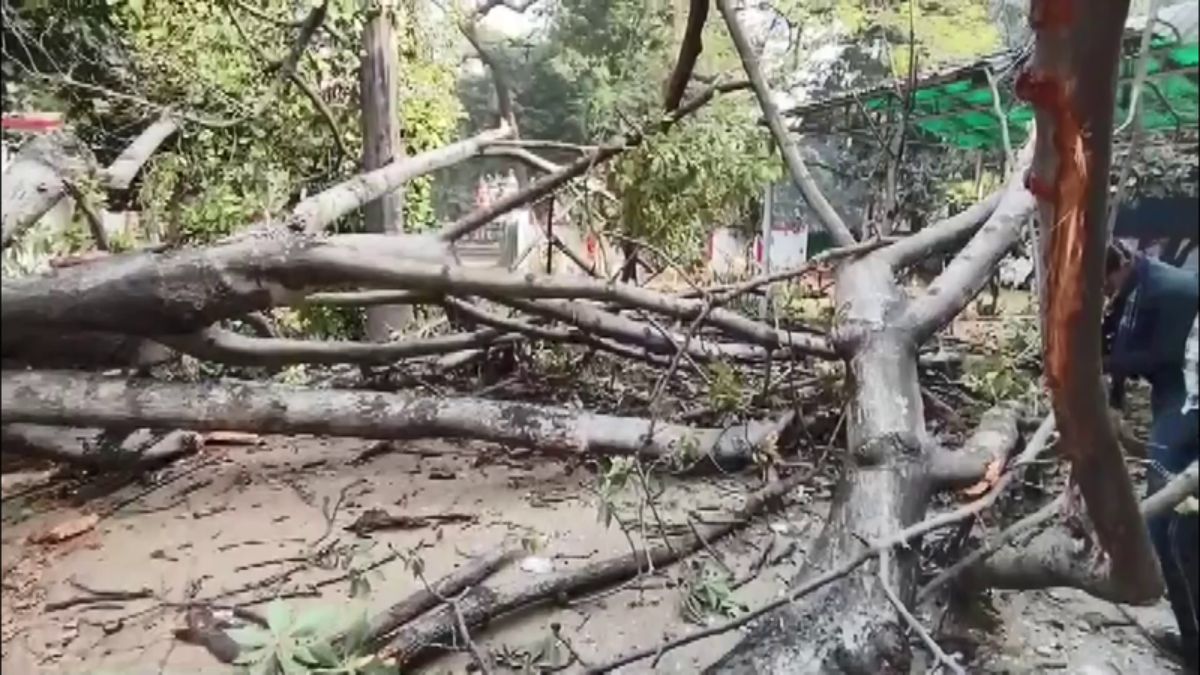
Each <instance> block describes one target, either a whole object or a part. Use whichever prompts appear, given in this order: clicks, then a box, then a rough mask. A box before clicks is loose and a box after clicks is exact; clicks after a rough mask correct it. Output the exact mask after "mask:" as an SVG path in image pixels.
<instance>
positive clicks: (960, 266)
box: [900, 139, 1036, 342]
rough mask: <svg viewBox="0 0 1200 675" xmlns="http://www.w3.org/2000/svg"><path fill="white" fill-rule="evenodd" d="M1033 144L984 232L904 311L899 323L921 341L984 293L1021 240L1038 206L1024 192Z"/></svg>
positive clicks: (1019, 162)
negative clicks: (1001, 261) (1012, 249)
mask: <svg viewBox="0 0 1200 675" xmlns="http://www.w3.org/2000/svg"><path fill="white" fill-rule="evenodd" d="M1033 145H1034V143H1033V139H1030V141H1029V142H1028V143H1026V145H1025V147H1024V148H1023V149H1022V150H1021V153H1020V156H1019V158H1018V160H1017V165H1018V167H1017V169H1016V170H1015V171H1014V172H1013V173H1012V174H1011V175H1010V177H1009V179H1008V184H1007V185H1006V186H1005V188H1004V193H1003V195H1002V196H1001V197H1000V202H999V203H998V204H997V205H996V210H995V211H993V212H992V214H991V215H990V216H988V219H987V221H986V222H985V223H984V225H983V227H981V228H979V231H978V232H977V233H976V234H975V236H973V237H972V238H971V241H969V242H968V243H967V245H966V246H965V247H964V248H963V250H962V251H960V252H959V254H958V255H956V256H955V257H954V260H952V261H951V262H950V264H949V265H948V266H947V267H946V269H945V270H944V271H943V272H942V273H941V274H939V275H938V276H937V278H936V279H934V280H933V282H932V283H930V284H929V287H928V288H927V289H926V290H925V291H924V293H922V294H921V295H920V296H919V297H918V298H916V299H915V300H913V302H912V303H911V304H910V305H909V306H908V307H907V308H905V311H904V316H903V317H902V318H901V319H900V323H901V325H904V326H906V327H908V328H910V329H911V330H912V331H913V332H914V334H915V336H916V339H917V341H918V342H924V341H925V340H926V339H928V338H929V337H930V336H932V335H933V334H934V333H936V332H937V331H938V330H940V329H941V328H942V326H944V325H945V324H946V323H948V322H949V321H950V320H951V319H953V318H954V317H955V316H957V315H958V313H959V312H961V311H962V310H963V308H964V307H966V306H967V304H968V303H969V302H970V301H971V300H972V299H973V298H974V297H975V296H976V295H977V294H978V293H979V291H981V290H983V287H984V286H985V285H986V284H987V280H988V279H989V278H990V277H991V276H992V271H993V270H994V269H995V267H996V264H997V263H998V262H1000V260H1001V259H1002V258H1004V256H1005V255H1006V254H1007V253H1008V250H1009V249H1010V248H1012V246H1013V244H1015V243H1016V242H1017V241H1018V239H1019V238H1020V236H1021V230H1022V228H1024V227H1025V224H1026V223H1027V222H1028V221H1029V218H1030V216H1031V215H1032V214H1033V212H1034V208H1035V207H1036V202H1035V201H1034V198H1033V195H1031V194H1029V191H1028V190H1026V189H1025V184H1024V171H1023V170H1022V167H1025V166H1028V164H1029V161H1030V160H1031V159H1032V157H1033Z"/></svg>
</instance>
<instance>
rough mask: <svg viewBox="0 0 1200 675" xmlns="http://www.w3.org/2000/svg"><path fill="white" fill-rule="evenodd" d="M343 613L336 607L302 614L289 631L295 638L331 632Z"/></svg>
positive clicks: (322, 608)
mask: <svg viewBox="0 0 1200 675" xmlns="http://www.w3.org/2000/svg"><path fill="white" fill-rule="evenodd" d="M340 615H341V612H339V611H338V609H337V608H335V607H317V608H315V609H310V610H308V611H306V612H304V613H303V614H301V615H300V616H299V617H298V618H297V619H296V622H295V623H293V624H292V625H291V627H290V629H289V631H288V634H289V635H293V636H295V637H306V636H310V635H319V634H322V633H327V632H329V629H331V628H333V627H335V626H336V624H337V623H338V619H339V618H340Z"/></svg>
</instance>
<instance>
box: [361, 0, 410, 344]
mask: <svg viewBox="0 0 1200 675" xmlns="http://www.w3.org/2000/svg"><path fill="white" fill-rule="evenodd" d="M372 4H375V3H368V6H370V5H372ZM399 70H400V68H399V58H398V56H397V54H396V13H395V9H394V5H393V3H392V1H391V0H381V1H380V2H379V3H378V5H377V6H376V7H375V8H374V9H373V11H372V13H371V14H370V15H369V17H368V19H367V23H366V25H365V26H364V28H363V60H362V73H361V97H362V131H363V168H364V169H366V170H367V171H370V170H372V169H378V168H380V167H383V166H386V165H388V164H390V163H392V161H393V160H394V159H395V158H397V157H401V156H403V155H404V141H403V139H402V138H401V134H400V92H399V87H398V86H397V79H398V77H399ZM363 211H364V215H365V217H366V221H367V231H368V232H378V233H381V234H386V233H396V232H403V231H404V188H398V189H396V190H395V191H393V192H391V193H389V194H387V195H385V196H384V197H382V198H381V199H379V200H377V201H374V202H371V203H369V204H367V205H366V207H364V209H363ZM410 321H412V307H410V306H408V305H386V306H380V307H370V308H368V309H367V337H368V338H369V339H370V340H372V341H374V342H386V341H388V340H389V339H391V336H392V334H393V333H395V332H397V331H400V330H403V329H404V328H405V327H406V326H407V325H408V324H409V322H410Z"/></svg>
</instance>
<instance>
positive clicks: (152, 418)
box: [0, 371, 790, 467]
mask: <svg viewBox="0 0 1200 675" xmlns="http://www.w3.org/2000/svg"><path fill="white" fill-rule="evenodd" d="M0 383H2V387H0V388H2V393H0V401H2V402H3V406H2V407H3V412H0V422H2V423H3V424H10V423H30V424H49V425H72V426H80V425H84V426H98V427H105V428H108V427H135V428H140V427H147V428H169V429H192V430H196V431H251V432H256V433H290V434H298V433H311V434H324V435H331V436H346V437H360V438H376V439H384V440H395V439H415V438H472V439H477V440H485V441H491V442H494V443H504V444H507V445H515V446H519V447H528V448H536V449H539V450H543V451H547V452H557V453H566V454H619V455H634V454H644V455H647V456H656V457H663V458H670V457H674V456H676V455H680V456H681V457H682V456H683V455H688V456H690V457H691V458H692V460H695V459H702V458H705V457H707V458H709V459H711V460H712V461H713V462H715V463H717V464H718V465H719V466H722V467H726V466H739V465H742V464H744V463H745V462H746V461H748V460H749V458H750V457H752V456H753V453H754V452H755V451H756V450H757V449H758V448H759V447H760V446H762V444H764V443H768V442H771V440H772V438H773V437H774V435H776V434H777V433H778V428H779V427H780V424H781V422H779V421H766V422H760V421H752V422H749V423H747V424H744V425H738V426H735V427H729V428H726V429H697V428H691V427H686V426H681V425H676V424H662V423H659V424H652V423H651V421H650V420H647V419H642V418H634V417H616V416H612V415H599V414H593V413H589V412H586V411H577V410H570V409H567V408H559V407H553V406H539V405H531V404H526V403H516V402H512V403H510V402H503V401H490V400H487V399H472V398H437V397H420V396H405V395H400V394H387V393H376V392H360V391H347V390H313V389H301V388H295V387H285V386H276V385H264V384H256V383H254V384H252V383H233V382H229V383H203V384H183V383H175V382H156V381H153V380H146V379H120V378H110V377H104V376H99V375H88V374H80V373H70V372H62V371H28V372H5V373H4V374H3V375H2V376H0ZM787 419H790V418H787Z"/></svg>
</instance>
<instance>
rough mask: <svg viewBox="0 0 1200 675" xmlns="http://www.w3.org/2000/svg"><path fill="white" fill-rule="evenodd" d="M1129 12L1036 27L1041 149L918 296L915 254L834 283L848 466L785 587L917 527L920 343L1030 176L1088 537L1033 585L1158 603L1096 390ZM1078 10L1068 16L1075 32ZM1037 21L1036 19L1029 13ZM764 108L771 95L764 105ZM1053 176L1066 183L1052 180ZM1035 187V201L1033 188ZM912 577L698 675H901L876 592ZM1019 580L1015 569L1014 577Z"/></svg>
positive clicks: (833, 607) (992, 259) (780, 616)
mask: <svg viewBox="0 0 1200 675" xmlns="http://www.w3.org/2000/svg"><path fill="white" fill-rule="evenodd" d="M718 4H719V6H720V8H721V11H722V14H723V15H724V17H725V19H726V23H727V25H728V26H729V29H730V31H731V32H732V33H733V34H734V36H735V44H736V45H737V46H738V51H739V53H740V54H741V56H742V59H743V63H744V65H745V67H746V69H747V71H748V72H751V73H753V72H754V71H755V70H756V69H757V65H756V63H755V60H754V55H753V52H752V51H751V49H750V47H749V43H748V41H747V40H746V39H745V38H744V37H743V38H741V39H738V37H737V35H738V33H739V32H740V31H741V28H740V26H739V24H738V20H737V17H736V15H735V14H734V12H733V9H732V6H731V5H730V3H728V2H727V0H718ZM1071 4H1077V3H1071ZM1127 9H1128V8H1127V4H1126V3H1112V4H1110V5H1105V7H1104V9H1103V11H1101V12H1099V13H1091V8H1089V20H1088V21H1074V22H1072V23H1069V24H1067V25H1061V24H1054V25H1038V24H1035V28H1036V29H1037V30H1038V33H1037V36H1038V41H1037V52H1036V57H1035V59H1034V62H1033V65H1032V66H1030V67H1031V68H1032V69H1033V70H1032V71H1030V72H1027V73H1026V74H1025V75H1023V76H1022V77H1023V78H1024V79H1025V81H1026V82H1037V83H1039V87H1035V88H1034V90H1033V93H1032V94H1033V96H1034V97H1035V105H1038V107H1039V111H1038V133H1037V134H1036V136H1035V138H1036V149H1035V146H1034V145H1033V144H1032V143H1031V144H1028V145H1027V146H1026V148H1025V150H1024V151H1023V152H1022V153H1021V155H1022V156H1021V158H1020V159H1019V160H1018V163H1017V164H1018V166H1017V167H1015V170H1014V173H1013V174H1012V177H1011V178H1010V179H1009V182H1008V186H1007V188H1006V189H1005V192H1004V194H1003V195H1002V196H1001V197H1000V200H999V203H998V204H997V205H996V207H995V211H993V212H992V214H991V215H990V216H989V217H988V219H987V222H986V223H985V224H984V225H983V226H982V227H981V228H979V230H978V232H977V233H976V234H975V235H974V237H973V238H972V239H971V241H970V242H969V243H968V244H967V246H966V247H965V248H964V249H963V251H962V252H961V253H959V254H958V255H957V256H956V257H955V258H954V260H953V262H952V263H951V264H950V265H949V266H948V267H947V268H946V269H945V271H943V272H942V274H941V275H940V276H939V277H938V278H937V279H935V280H934V281H933V283H932V284H930V286H929V288H928V289H927V290H926V291H925V292H924V293H922V294H920V295H919V296H917V297H916V298H913V299H909V298H907V297H905V295H904V293H903V292H902V291H901V290H900V289H899V288H898V287H897V285H896V282H895V279H896V275H897V272H898V271H899V269H898V268H899V267H900V266H901V265H902V264H903V263H905V262H911V261H912V260H913V259H914V257H916V256H919V255H921V254H920V253H919V249H918V248H917V247H916V246H914V245H913V244H909V245H908V246H907V247H905V249H904V253H903V255H889V254H888V249H886V248H885V249H882V250H880V251H878V252H876V253H873V254H870V255H868V256H866V257H864V258H863V259H861V260H858V261H854V262H849V263H846V264H844V265H843V266H842V267H841V269H840V270H839V272H838V279H837V296H836V297H837V306H838V312H837V315H838V321H837V324H836V325H835V327H834V331H833V336H834V337H833V340H834V345H835V348H836V349H837V350H838V352H839V354H840V355H841V356H842V357H843V358H844V359H846V361H847V364H848V375H847V379H848V384H849V385H850V388H851V394H850V396H851V411H850V413H849V415H848V443H847V457H846V466H845V472H844V474H843V476H842V480H841V484H840V485H839V487H838V490H837V493H836V496H835V501H834V504H833V507H832V509H831V513H830V517H829V520H828V524H827V525H826V528H825V530H824V532H823V533H822V535H821V538H820V540H819V541H818V544H817V550H816V551H814V552H812V553H811V554H810V555H809V556H808V558H807V560H806V569H805V570H804V571H802V572H801V574H800V577H799V578H798V579H797V583H803V582H804V580H805V579H810V578H812V577H814V576H816V575H819V574H820V573H821V572H822V571H823V570H829V569H833V568H836V567H837V566H838V565H839V563H840V562H841V561H844V560H846V559H850V558H853V557H855V556H856V555H861V552H862V551H863V550H864V549H866V548H869V547H870V546H871V544H870V542H875V541H882V540H885V539H886V538H887V537H888V536H889V534H890V533H892V532H895V531H898V530H903V529H904V528H905V527H907V526H909V525H911V524H912V523H913V522H915V521H916V520H918V519H919V518H920V516H921V514H922V513H923V512H924V510H925V508H926V505H927V503H928V498H929V495H930V491H931V489H932V488H933V487H934V486H933V485H932V483H931V480H930V479H931V475H930V471H929V468H928V467H929V464H928V461H927V456H928V453H929V448H930V444H929V441H928V436H927V432H926V428H925V420H924V415H923V412H922V399H921V394H920V387H919V386H918V383H917V377H916V362H915V358H914V354H915V352H916V348H917V345H919V344H920V343H921V342H922V341H924V340H926V339H928V338H929V337H930V336H931V335H933V334H934V333H935V332H936V331H937V330H938V329H939V328H940V327H942V326H943V325H945V323H946V322H947V321H949V320H950V319H951V318H952V317H953V316H954V315H956V314H957V313H958V312H959V311H961V310H962V309H963V307H964V306H965V305H966V303H967V302H968V301H969V300H970V298H972V297H973V296H974V295H975V294H976V293H978V292H979V290H980V289H981V288H982V286H983V284H984V283H985V282H986V280H987V278H988V277H989V276H990V275H991V270H992V268H993V267H994V266H995V264H996V263H997V262H999V260H1000V258H1001V257H1002V256H1003V254H1004V253H1005V251H1007V249H1008V248H1009V247H1010V246H1011V245H1012V244H1013V243H1015V242H1016V240H1017V237H1018V235H1019V234H1020V231H1021V227H1022V224H1023V222H1024V221H1025V220H1026V219H1027V217H1028V216H1029V215H1030V214H1031V213H1032V211H1033V210H1034V206H1035V202H1034V197H1033V195H1032V194H1030V192H1029V191H1027V190H1026V189H1025V183H1026V181H1025V172H1026V170H1027V167H1030V166H1032V169H1033V171H1034V172H1035V174H1036V175H1037V176H1042V177H1043V179H1042V180H1043V181H1044V182H1043V183H1042V185H1046V186H1047V187H1046V191H1047V193H1039V194H1046V196H1047V197H1048V201H1047V202H1046V203H1045V207H1044V209H1043V212H1042V214H1041V218H1040V227H1041V229H1042V234H1043V236H1042V240H1043V241H1048V242H1050V244H1049V249H1048V253H1047V257H1048V267H1047V268H1048V269H1052V270H1055V273H1054V275H1052V276H1053V277H1054V278H1052V279H1050V280H1049V282H1048V288H1047V289H1046V294H1045V296H1044V297H1045V298H1046V304H1045V305H1044V306H1045V307H1046V310H1047V315H1046V318H1045V320H1044V325H1045V331H1044V334H1045V336H1046V350H1047V366H1048V370H1049V371H1050V372H1049V380H1050V388H1051V392H1052V394H1053V399H1054V406H1055V409H1056V412H1057V416H1058V417H1059V419H1060V427H1061V428H1062V429H1063V432H1062V435H1063V440H1062V444H1063V445H1064V447H1065V448H1066V450H1065V454H1066V456H1067V457H1068V458H1070V459H1071V460H1072V468H1073V471H1072V476H1073V478H1074V480H1075V481H1077V482H1078V484H1079V486H1080V488H1081V491H1082V493H1083V495H1084V502H1085V504H1086V505H1087V507H1088V508H1087V515H1088V516H1089V517H1090V521H1091V523H1092V524H1093V526H1094V527H1095V531H1096V532H1097V534H1098V540H1099V541H1098V546H1096V547H1094V548H1092V549H1091V550H1092V551H1093V553H1092V554H1091V555H1090V556H1089V558H1088V560H1087V561H1085V563H1086V564H1083V565H1079V564H1078V561H1073V562H1074V563H1075V564H1072V562H1071V561H1068V562H1067V564H1064V565H1058V564H1043V565H1042V570H1043V572H1044V574H1042V575H1040V578H1039V579H1038V581H1039V582H1040V584H1042V585H1044V586H1053V585H1061V584H1064V583H1070V577H1069V576H1067V575H1064V574H1061V573H1060V572H1061V571H1062V570H1063V569H1064V568H1074V569H1075V570H1077V571H1078V570H1081V571H1082V572H1084V573H1085V575H1084V576H1085V577H1090V576H1094V575H1096V574H1099V575H1101V576H1103V577H1105V578H1107V579H1109V580H1110V583H1111V587H1110V589H1111V593H1112V594H1111V597H1117V598H1120V599H1121V600H1123V601H1125V602H1148V601H1152V600H1154V599H1155V598H1157V596H1158V593H1159V592H1160V591H1161V582H1160V581H1159V580H1158V573H1157V568H1156V567H1155V563H1154V559H1153V554H1152V553H1151V551H1150V547H1149V543H1148V539H1147V537H1146V533H1145V526H1144V523H1143V522H1142V520H1141V517H1140V516H1139V514H1138V512H1137V508H1136V501H1135V500H1134V498H1133V492H1132V489H1131V486H1130V480H1129V477H1128V474H1127V472H1126V470H1125V467H1124V465H1123V463H1122V459H1121V454H1120V449H1119V446H1118V444H1117V441H1116V438H1115V434H1114V433H1113V430H1112V428H1111V426H1110V425H1109V424H1107V420H1108V416H1107V413H1106V411H1105V403H1104V400H1103V391H1104V389H1103V387H1102V386H1101V385H1100V359H1099V348H1100V341H1099V339H1098V335H1099V326H1100V314H1101V309H1102V303H1103V298H1102V296H1101V283H1100V280H1101V275H1102V267H1103V254H1104V247H1105V245H1106V242H1107V236H1106V234H1107V233H1106V232H1105V231H1104V229H1103V227H1104V221H1105V219H1104V214H1105V209H1104V206H1105V198H1106V194H1107V185H1108V179H1107V177H1108V157H1109V150H1110V148H1109V136H1110V134H1109V129H1110V126H1111V114H1112V109H1113V97H1114V95H1115V93H1114V92H1115V85H1114V75H1115V69H1116V64H1117V56H1118V54H1119V51H1120V38H1121V28H1122V26H1123V25H1124V19H1125V13H1126V11H1127ZM1078 10H1079V8H1078V7H1076V8H1075V9H1074V10H1073V13H1071V12H1068V14H1069V15H1070V16H1076V17H1077V16H1079V14H1080V13H1079V11H1078ZM1033 15H1034V18H1035V19H1038V18H1039V12H1038V10H1037V9H1036V7H1035V9H1034V12H1033ZM1085 64H1086V65H1085ZM751 79H752V81H757V82H756V87H761V86H762V85H761V84H758V82H761V77H754V76H753V75H752V77H751ZM759 98H760V100H766V99H767V96H766V94H765V93H764V92H761V91H760V92H759ZM1039 99H1040V100H1039ZM763 112H764V114H765V115H766V116H767V118H768V122H770V121H771V118H772V117H777V115H778V113H777V112H775V111H774V110H773V108H772V107H770V106H764V111H763ZM771 126H772V129H775V128H776V127H777V126H778V127H781V125H779V124H777V123H773V124H772V125H771ZM1084 128H1087V129H1092V133H1091V135H1090V137H1089V138H1088V140H1087V141H1086V143H1087V148H1086V151H1084V150H1082V149H1081V148H1080V146H1079V144H1080V143H1083V142H1084V141H1083V140H1082V139H1083V136H1082V135H1081V132H1080V130H1081V129H1084ZM776 135H777V136H778V135H780V132H776ZM1068 153H1070V154H1068ZM791 164H792V163H791V162H789V168H792V167H791ZM1059 165H1066V166H1067V167H1068V170H1065V171H1058V167H1059ZM1056 171H1058V173H1056ZM1072 172H1073V173H1072ZM793 177H794V178H795V180H796V182H797V183H798V184H800V185H801V186H802V187H804V186H805V184H806V182H807V179H806V176H805V175H804V174H803V172H797V171H795V170H794V169H793ZM1031 184H1032V185H1034V186H1035V188H1036V182H1031ZM808 187H811V186H808ZM818 212H819V213H820V212H821V210H818ZM822 219H823V220H825V221H826V222H825V224H826V226H827V227H828V229H829V230H830V231H831V232H835V233H836V232H838V231H839V229H840V228H839V223H838V222H837V221H833V220H831V219H828V217H827V216H822ZM950 235H951V228H949V227H945V228H939V231H937V232H930V233H928V234H925V233H923V237H922V239H923V240H924V242H923V243H925V244H927V245H928V244H929V243H930V242H931V240H933V239H936V238H941V237H949V236H950ZM1055 369H1057V372H1056V370H1055ZM1098 421H1099V423H1098ZM1059 534H1064V533H1063V532H1060V533H1059ZM1072 538H1073V537H1072ZM1072 538H1067V539H1063V540H1061V541H1060V545H1057V546H1054V547H1052V550H1051V552H1050V553H1051V554H1046V553H1045V549H1040V550H1037V551H1034V552H1032V555H1034V556H1035V557H1034V561H1037V560H1043V561H1055V560H1061V556H1062V555H1064V554H1066V553H1068V552H1069V551H1071V550H1073V549H1074V548H1075V546H1073V545H1071V544H1070V541H1071V539H1072ZM915 562H916V555H915V553H914V552H913V551H901V552H898V553H897V555H895V556H891V557H889V558H887V560H886V561H885V563H882V564H886V565H887V568H885V569H882V570H880V571H879V573H878V574H873V573H869V572H866V571H862V570H859V571H856V572H851V573H848V574H847V575H846V576H845V577H844V578H842V579H839V580H837V581H834V582H833V583H831V584H830V585H828V586H826V587H825V588H823V589H822V590H820V591H817V592H816V593H815V594H814V595H813V596H812V597H810V598H808V599H807V601H806V602H805V603H803V604H802V605H799V606H795V607H793V606H786V607H781V608H780V609H778V610H777V611H775V612H773V613H772V614H771V615H769V616H768V617H767V618H766V619H765V620H763V621H762V622H761V623H760V624H758V625H757V626H756V627H755V628H754V629H753V630H752V631H751V632H750V635H749V636H747V638H746V639H744V640H743V641H742V642H741V643H740V644H739V645H738V647H736V648H735V649H734V650H733V651H732V652H730V653H729V654H728V655H726V657H724V658H723V659H722V660H720V661H719V662H718V663H716V664H715V665H714V666H712V667H711V668H710V669H709V672H764V673H766V672H769V673H783V672H804V673H811V672H839V673H840V672H849V673H860V672H879V671H880V670H887V669H900V670H904V669H905V668H906V666H907V663H908V656H907V654H908V646H907V641H906V640H905V639H904V636H903V633H902V630H903V628H904V624H903V623H902V622H901V621H900V620H899V619H898V618H897V616H896V613H895V612H894V611H892V607H891V603H890V602H889V598H888V594H887V592H886V591H887V586H891V587H892V588H895V589H898V595H899V597H900V598H901V599H902V601H903V602H909V601H911V598H912V597H913V591H914V585H913V584H914V580H915V571H916V570H915ZM1034 566H1035V567H1036V563H1035V565H1034ZM1020 568H1021V569H1022V570H1024V569H1026V566H1025V564H1024V563H1023V564H1022V565H1021V566H1020ZM1022 578H1023V579H1024V587H1027V588H1028V587H1030V586H1032V585H1033V584H1032V583H1031V582H1030V575H1028V574H1025V575H1022ZM1074 583H1075V584H1078V585H1080V586H1081V587H1090V588H1094V587H1095V586H1094V584H1088V583H1087V579H1086V578H1080V577H1076V581H1075V582H1074Z"/></svg>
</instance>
